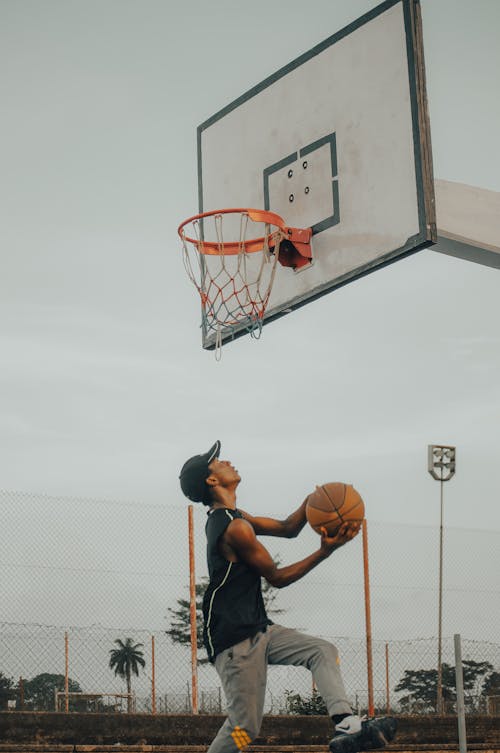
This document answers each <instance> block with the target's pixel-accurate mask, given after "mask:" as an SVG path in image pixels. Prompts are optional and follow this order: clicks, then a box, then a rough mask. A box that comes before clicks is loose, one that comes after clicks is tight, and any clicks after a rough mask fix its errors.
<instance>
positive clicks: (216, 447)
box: [206, 440, 220, 465]
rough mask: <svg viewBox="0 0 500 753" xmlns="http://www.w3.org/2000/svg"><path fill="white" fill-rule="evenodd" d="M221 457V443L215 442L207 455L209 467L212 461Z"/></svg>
mask: <svg viewBox="0 0 500 753" xmlns="http://www.w3.org/2000/svg"><path fill="white" fill-rule="evenodd" d="M219 455H220V441H219V440H217V442H215V444H213V445H212V446H211V448H210V449H209V451H208V452H207V454H206V458H207V465H210V463H211V462H212V460H214V459H215V458H218V457H219Z"/></svg>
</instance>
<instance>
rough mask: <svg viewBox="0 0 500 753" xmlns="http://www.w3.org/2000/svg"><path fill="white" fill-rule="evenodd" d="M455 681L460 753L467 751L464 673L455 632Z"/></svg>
mask: <svg viewBox="0 0 500 753" xmlns="http://www.w3.org/2000/svg"><path fill="white" fill-rule="evenodd" d="M454 640H455V682H456V686H457V716H458V744H459V746H460V753H467V735H466V731H465V702H464V675H463V668H462V644H461V641H460V635H457V634H455V636H454Z"/></svg>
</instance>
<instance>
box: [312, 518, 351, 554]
mask: <svg viewBox="0 0 500 753" xmlns="http://www.w3.org/2000/svg"><path fill="white" fill-rule="evenodd" d="M360 529H361V523H354V522H350V523H343V524H342V525H341V526H340V528H339V529H338V531H337V532H336V533H335V535H334V536H329V535H328V531H327V530H326V528H321V529H320V531H321V547H320V548H321V551H322V553H323V554H324V556H325V557H329V556H330V554H331V553H332V552H334V551H335V550H336V549H338V548H339V547H341V546H343V545H344V544H347V542H348V541H351V539H353V538H354V537H355V536H357V535H358V533H359V531H360Z"/></svg>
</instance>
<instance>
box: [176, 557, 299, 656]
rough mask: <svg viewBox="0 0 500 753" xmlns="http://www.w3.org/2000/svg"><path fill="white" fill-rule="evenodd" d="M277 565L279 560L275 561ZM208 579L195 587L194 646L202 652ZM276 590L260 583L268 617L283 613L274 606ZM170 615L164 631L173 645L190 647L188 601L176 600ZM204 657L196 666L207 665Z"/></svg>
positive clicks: (189, 610)
mask: <svg viewBox="0 0 500 753" xmlns="http://www.w3.org/2000/svg"><path fill="white" fill-rule="evenodd" d="M276 564H277V565H279V564H280V562H279V560H276ZM208 583H209V581H208V578H202V579H201V582H200V583H197V584H196V585H195V601H196V645H197V647H198V649H200V650H203V649H204V644H203V597H204V596H205V591H206V590H207V588H208ZM277 593H278V589H277V588H274V587H273V586H271V585H270V584H269V583H268V582H267V581H266V580H263V581H262V598H263V600H264V605H265V607H266V612H267V614H268V615H277V614H282V613H283V612H284V610H283V609H277V608H276V607H275V606H274V602H275V600H276V596H277ZM168 612H169V614H170V617H169V621H170V625H169V627H168V628H167V630H166V631H165V632H166V634H167V635H169V636H170V637H171V639H172V640H173V641H174V642H175V643H182V644H183V645H185V646H190V645H191V619H190V612H191V606H190V602H189V600H188V599H177V608H176V609H174V608H172V607H169V608H168ZM207 663H208V659H207V658H206V657H199V658H198V664H207Z"/></svg>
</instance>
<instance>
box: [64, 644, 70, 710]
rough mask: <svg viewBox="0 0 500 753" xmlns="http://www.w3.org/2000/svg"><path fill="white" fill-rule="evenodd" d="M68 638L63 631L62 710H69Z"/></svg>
mask: <svg viewBox="0 0 500 753" xmlns="http://www.w3.org/2000/svg"><path fill="white" fill-rule="evenodd" d="M68 693H69V640H68V633H67V631H66V632H65V633H64V710H65V712H66V713H68V711H69V695H68Z"/></svg>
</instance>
